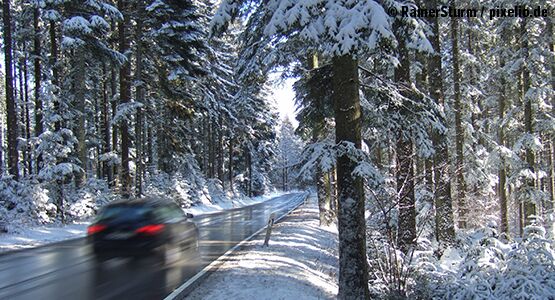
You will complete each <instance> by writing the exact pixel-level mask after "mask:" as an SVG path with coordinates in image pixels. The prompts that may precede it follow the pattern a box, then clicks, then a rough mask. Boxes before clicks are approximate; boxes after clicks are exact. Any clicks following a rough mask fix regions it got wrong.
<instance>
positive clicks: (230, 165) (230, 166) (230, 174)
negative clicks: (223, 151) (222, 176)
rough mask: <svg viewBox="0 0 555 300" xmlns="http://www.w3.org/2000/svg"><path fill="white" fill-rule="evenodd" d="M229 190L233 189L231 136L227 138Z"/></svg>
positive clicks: (232, 191)
mask: <svg viewBox="0 0 555 300" xmlns="http://www.w3.org/2000/svg"><path fill="white" fill-rule="evenodd" d="M229 190H230V191H231V193H234V192H235V191H234V189H233V137H230V138H229Z"/></svg>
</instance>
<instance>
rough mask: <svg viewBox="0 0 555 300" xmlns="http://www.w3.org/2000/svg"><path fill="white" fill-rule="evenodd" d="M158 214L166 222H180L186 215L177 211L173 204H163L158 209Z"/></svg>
mask: <svg viewBox="0 0 555 300" xmlns="http://www.w3.org/2000/svg"><path fill="white" fill-rule="evenodd" d="M156 211H157V215H159V216H160V218H162V220H164V221H166V222H180V221H183V219H184V218H185V216H184V215H183V214H181V213H180V212H179V211H177V210H176V209H175V208H174V207H173V205H172V206H166V205H164V206H161V207H159V208H158V209H157V210H156Z"/></svg>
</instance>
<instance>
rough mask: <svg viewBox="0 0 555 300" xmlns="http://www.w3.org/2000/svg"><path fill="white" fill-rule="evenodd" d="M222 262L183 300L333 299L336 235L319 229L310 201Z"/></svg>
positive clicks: (334, 296) (335, 272)
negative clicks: (268, 234)
mask: <svg viewBox="0 0 555 300" xmlns="http://www.w3.org/2000/svg"><path fill="white" fill-rule="evenodd" d="M263 243H264V234H259V235H258V236H256V237H255V238H254V239H253V240H251V241H249V242H247V243H245V244H244V245H243V247H241V248H240V249H239V250H237V251H235V252H234V253H233V254H231V255H229V256H228V257H226V258H225V260H224V262H223V263H222V264H221V265H220V267H219V268H218V270H216V271H214V272H213V273H212V274H211V275H210V276H209V277H207V278H206V279H205V280H204V281H203V282H202V283H200V284H199V286H198V287H197V288H196V289H195V290H193V291H192V292H191V293H190V294H189V295H187V299H335V298H336V296H337V270H338V259H337V231H336V230H335V229H332V228H322V227H320V226H319V221H318V207H317V204H316V201H315V199H314V198H313V197H311V198H310V200H309V201H308V203H307V204H305V205H303V206H301V207H299V208H298V209H297V210H295V211H294V212H292V213H291V214H290V215H289V216H288V217H286V218H284V219H283V220H282V221H281V222H279V223H277V224H275V225H274V228H273V230H272V236H271V239H270V243H269V246H267V247H266V246H263Z"/></svg>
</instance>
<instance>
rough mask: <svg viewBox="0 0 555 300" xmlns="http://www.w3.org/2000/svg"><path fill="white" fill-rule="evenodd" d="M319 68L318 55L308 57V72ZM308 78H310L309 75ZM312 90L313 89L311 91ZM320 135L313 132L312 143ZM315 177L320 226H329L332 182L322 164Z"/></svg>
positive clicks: (318, 166)
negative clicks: (328, 190)
mask: <svg viewBox="0 0 555 300" xmlns="http://www.w3.org/2000/svg"><path fill="white" fill-rule="evenodd" d="M317 68H319V58H318V54H317V53H312V54H310V55H309V56H308V70H314V69H317ZM307 76H310V74H308V75H307ZM311 90H312V89H311ZM310 97H311V98H313V99H311V100H312V101H314V102H315V101H316V99H314V98H315V97H316V96H312V95H310ZM320 138H321V137H320V134H319V132H318V131H317V130H313V132H312V142H313V143H316V142H318V140H319V139H320ZM314 177H315V181H316V195H317V197H318V208H319V215H320V225H326V226H327V225H329V224H330V223H331V222H332V220H331V218H330V212H329V210H330V209H331V207H330V202H331V198H330V196H331V194H330V193H329V192H326V187H329V184H330V180H329V176H327V177H326V172H324V171H323V170H322V168H321V167H320V164H318V165H317V166H316V171H315V172H314Z"/></svg>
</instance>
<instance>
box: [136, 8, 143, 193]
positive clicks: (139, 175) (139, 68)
mask: <svg viewBox="0 0 555 300" xmlns="http://www.w3.org/2000/svg"><path fill="white" fill-rule="evenodd" d="M143 14H144V2H143V1H139V2H138V4H137V21H136V22H137V26H136V31H135V40H136V43H137V46H136V52H137V60H136V69H135V81H136V82H137V87H136V88H135V93H136V94H135V98H136V101H137V102H139V103H143V102H144V94H145V91H144V83H143V46H144V45H143ZM136 117H137V120H136V122H135V136H136V138H135V144H136V146H135V148H136V152H137V154H136V155H137V159H136V172H135V194H136V195H137V196H138V197H140V196H141V195H142V194H143V169H144V160H143V148H144V142H143V110H142V108H139V109H138V110H137V116H136Z"/></svg>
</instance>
